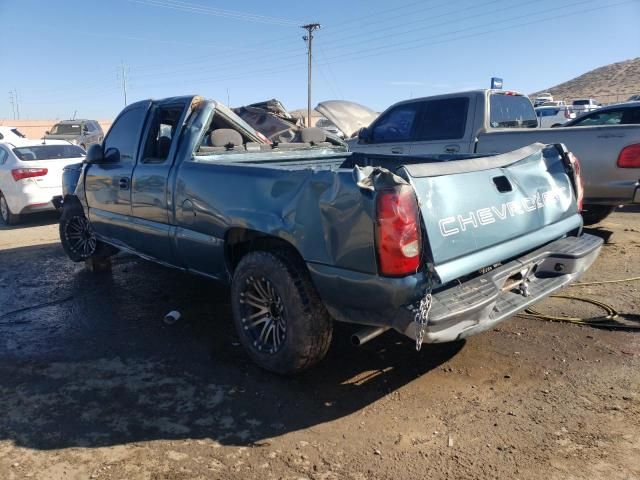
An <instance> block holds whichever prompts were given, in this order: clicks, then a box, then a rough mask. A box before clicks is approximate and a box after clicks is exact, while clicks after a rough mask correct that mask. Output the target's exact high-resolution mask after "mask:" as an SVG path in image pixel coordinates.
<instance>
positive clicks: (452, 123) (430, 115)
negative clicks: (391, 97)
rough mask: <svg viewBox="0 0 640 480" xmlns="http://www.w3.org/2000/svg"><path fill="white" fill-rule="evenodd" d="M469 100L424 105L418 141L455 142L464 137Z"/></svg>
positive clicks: (466, 98) (440, 101) (429, 102)
mask: <svg viewBox="0 0 640 480" xmlns="http://www.w3.org/2000/svg"><path fill="white" fill-rule="evenodd" d="M468 110H469V98H468V97H458V98H443V99H441V100H431V101H428V102H425V103H424V109H423V110H422V114H421V115H420V121H419V122H418V124H417V126H416V133H415V139H416V140H455V139H459V138H462V137H464V131H465V126H466V124H467V112H468Z"/></svg>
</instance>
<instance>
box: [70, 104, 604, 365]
mask: <svg viewBox="0 0 640 480" xmlns="http://www.w3.org/2000/svg"><path fill="white" fill-rule="evenodd" d="M298 133H299V135H298V136H299V138H298V139H297V141H296V142H294V143H270V142H269V141H268V140H266V139H265V137H263V136H261V135H260V134H259V133H257V132H256V131H255V130H253V129H252V128H251V127H250V126H249V125H247V124H246V123H245V122H244V121H242V120H241V119H240V118H239V117H237V116H236V115H235V114H233V112H231V111H230V110H229V109H227V108H226V107H224V106H223V105H221V104H219V103H217V102H215V101H210V100H204V99H203V98H201V97H193V96H189V97H176V98H168V99H164V100H160V101H152V100H148V101H142V102H137V103H135V104H132V105H129V106H128V107H126V108H125V109H124V110H123V111H122V113H120V115H119V116H118V118H116V120H115V121H114V123H113V126H112V127H111V129H110V130H109V133H108V134H107V136H106V138H105V140H104V143H103V144H102V145H94V146H92V147H91V148H90V149H89V152H88V153H87V156H86V159H85V162H84V163H83V165H82V166H80V168H77V169H68V170H67V171H66V173H65V178H64V187H65V192H66V193H65V197H64V203H63V206H64V207H63V208H64V210H63V214H62V217H61V220H60V237H61V242H62V245H63V247H64V249H65V251H66V252H67V254H68V256H69V257H70V258H71V259H72V260H74V261H82V260H87V259H99V258H105V257H108V256H109V255H113V254H115V253H116V252H117V251H118V250H122V251H126V252H132V253H134V254H136V255H139V256H140V257H142V258H145V259H149V260H152V261H156V262H158V263H161V264H163V265H168V266H171V267H175V268H179V269H182V270H186V271H189V272H193V273H197V274H200V275H203V276H206V277H210V278H214V279H217V280H219V281H221V282H223V283H226V284H229V285H230V286H231V303H232V309H233V318H234V322H235V325H236V328H237V332H238V336H239V338H240V340H241V342H242V344H243V346H244V347H245V349H246V351H247V352H248V354H249V355H250V356H251V357H252V358H253V360H254V361H255V362H256V363H258V365H260V366H261V367H263V368H265V369H268V370H271V371H274V372H278V373H282V374H289V373H294V372H297V371H300V370H303V369H305V368H308V367H310V366H312V365H314V364H316V363H317V362H318V361H320V360H321V359H322V358H323V357H324V355H325V354H326V352H327V350H328V348H329V344H330V342H331V336H332V324H333V321H341V322H350V323H355V324H360V325H362V329H361V330H360V331H359V332H357V333H356V334H355V335H354V337H353V340H354V343H356V344H359V343H363V342H366V341H368V340H370V339H372V338H374V337H375V336H377V335H380V334H382V333H384V332H385V331H386V330H389V329H395V330H396V331H398V332H400V333H402V334H404V335H406V336H407V337H409V338H411V339H413V340H415V341H416V346H417V347H418V348H419V347H420V346H421V345H422V344H423V343H432V342H448V341H454V340H458V339H461V338H465V337H467V336H469V335H472V334H475V333H479V332H482V331H484V330H487V329H490V328H492V327H494V326H495V325H496V324H497V323H498V322H500V321H502V320H505V319H507V318H509V317H511V316H513V315H514V314H515V313H517V312H519V311H521V310H523V309H524V308H526V307H527V306H528V305H531V304H532V303H534V302H536V301H539V300H540V299H542V298H544V297H546V296H548V295H549V294H551V293H552V292H554V291H556V290H558V289H560V288H562V287H563V286H564V285H566V284H568V283H570V282H571V281H573V280H575V279H576V278H577V277H579V276H580V275H581V274H582V273H583V272H584V271H585V270H586V269H587V268H588V267H589V266H590V265H591V264H592V263H593V261H594V260H595V258H596V257H597V255H598V253H599V250H600V247H601V240H600V239H599V238H597V237H594V236H591V235H587V234H584V233H583V232H582V218H581V216H580V213H579V204H580V202H581V195H582V186H581V179H580V171H579V163H578V162H577V161H576V159H575V158H574V157H573V156H572V154H571V153H570V152H568V151H566V149H565V148H564V147H563V146H562V145H542V144H534V145H530V146H528V147H525V148H521V149H519V150H516V151H513V152H509V153H506V154H501V155H490V156H486V155H484V156H483V155H431V156H397V155H396V156H387V155H376V154H371V155H369V154H365V153H351V152H348V151H347V149H346V147H345V145H344V143H342V142H341V141H340V140H339V139H337V138H332V137H327V136H326V135H325V134H324V133H323V132H322V131H320V130H318V129H302V128H301V129H300V131H299V132H298Z"/></svg>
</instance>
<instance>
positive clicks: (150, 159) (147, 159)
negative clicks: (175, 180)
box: [142, 105, 184, 163]
mask: <svg viewBox="0 0 640 480" xmlns="http://www.w3.org/2000/svg"><path fill="white" fill-rule="evenodd" d="M183 110H184V105H171V106H166V107H159V108H156V109H155V110H154V112H153V116H152V118H151V121H150V122H149V132H148V133H147V141H146V143H145V146H144V155H143V157H142V158H143V160H142V162H143V163H163V162H164V161H165V160H166V159H167V157H168V156H169V150H170V149H171V142H172V141H173V138H174V137H175V136H176V134H177V127H178V122H179V121H180V117H181V116H182V111H183Z"/></svg>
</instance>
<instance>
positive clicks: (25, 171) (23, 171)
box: [11, 168, 49, 182]
mask: <svg viewBox="0 0 640 480" xmlns="http://www.w3.org/2000/svg"><path fill="white" fill-rule="evenodd" d="M48 171H49V170H47V169H46V168H14V169H13V170H11V175H12V176H13V179H14V180H15V181H16V182H17V181H18V180H22V179H23V178H31V177H42V176H44V175H46V174H47V172H48Z"/></svg>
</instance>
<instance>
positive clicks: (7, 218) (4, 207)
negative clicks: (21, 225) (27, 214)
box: [0, 192, 20, 226]
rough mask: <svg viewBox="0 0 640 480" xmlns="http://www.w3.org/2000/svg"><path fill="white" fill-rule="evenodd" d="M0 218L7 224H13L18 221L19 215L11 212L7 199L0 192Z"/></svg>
mask: <svg viewBox="0 0 640 480" xmlns="http://www.w3.org/2000/svg"><path fill="white" fill-rule="evenodd" d="M0 220H2V223H4V224H5V225H7V226H11V225H15V224H16V223H18V222H19V221H20V215H16V214H14V213H11V209H10V208H9V204H8V203H7V199H6V198H4V195H3V194H2V192H0Z"/></svg>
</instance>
